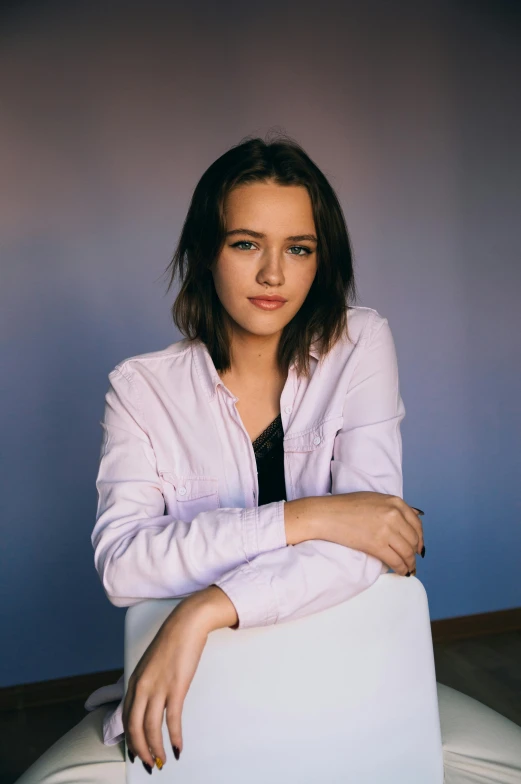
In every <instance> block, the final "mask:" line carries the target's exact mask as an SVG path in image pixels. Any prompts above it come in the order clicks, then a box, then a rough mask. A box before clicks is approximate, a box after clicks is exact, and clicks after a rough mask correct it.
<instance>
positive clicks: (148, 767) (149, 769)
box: [143, 762, 152, 775]
mask: <svg viewBox="0 0 521 784" xmlns="http://www.w3.org/2000/svg"><path fill="white" fill-rule="evenodd" d="M143 767H144V768H145V770H146V772H147V773H150V775H152V768H151V767H150V765H149V764H148V762H143Z"/></svg>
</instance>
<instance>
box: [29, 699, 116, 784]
mask: <svg viewBox="0 0 521 784" xmlns="http://www.w3.org/2000/svg"><path fill="white" fill-rule="evenodd" d="M110 707H111V705H110V704H107V705H101V706H100V707H99V708H96V709H95V710H93V711H91V712H90V713H87V715H86V716H85V718H83V719H82V720H81V721H80V722H79V723H78V724H76V725H75V726H74V727H73V728H72V729H70V730H69V731H68V732H66V733H65V735H63V736H62V737H61V738H59V739H58V740H57V741H56V743H53V745H52V746H51V747H50V748H49V749H47V751H45V752H44V753H43V754H42V756H41V757H39V758H38V759H37V760H36V762H33V764H32V765H31V766H30V767H29V768H28V769H27V770H26V771H25V773H22V775H21V776H20V778H19V779H18V780H17V781H16V783H15V784H75V782H78V783H79V782H81V784H125V756H124V754H125V753H124V748H123V746H124V744H123V741H121V743H117V744H116V745H114V746H105V745H104V743H103V736H102V722H103V717H104V716H105V714H106V713H107V711H108V710H109V708H110Z"/></svg>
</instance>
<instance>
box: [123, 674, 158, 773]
mask: <svg viewBox="0 0 521 784" xmlns="http://www.w3.org/2000/svg"><path fill="white" fill-rule="evenodd" d="M147 704H148V695H147V694H145V693H143V691H142V690H141V689H140V687H139V684H138V685H137V686H136V691H135V696H134V701H133V703H132V708H131V710H130V712H129V715H128V739H129V743H130V746H131V748H132V751H133V752H134V754H137V756H138V757H139V758H140V760H142V762H146V763H147V765H150V767H151V768H153V767H154V765H155V760H154V758H153V756H152V754H151V753H150V750H149V748H148V743H147V739H146V737H145V731H144V726H143V722H144V719H145V711H146V707H147Z"/></svg>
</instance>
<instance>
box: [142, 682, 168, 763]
mask: <svg viewBox="0 0 521 784" xmlns="http://www.w3.org/2000/svg"><path fill="white" fill-rule="evenodd" d="M164 712H165V698H164V696H162V697H159V696H157V697H154V699H152V700H149V701H148V703H147V707H146V710H145V716H144V719H143V728H144V730H145V738H146V743H147V746H148V748H149V749H150V752H151V755H152V759H153V760H154V762H155V764H156V765H157V767H158V768H159V770H161V768H162V767H163V765H164V764H165V762H166V754H165V747H164V745H163V734H162V731H161V730H162V726H163V715H164Z"/></svg>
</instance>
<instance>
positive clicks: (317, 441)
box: [313, 436, 321, 446]
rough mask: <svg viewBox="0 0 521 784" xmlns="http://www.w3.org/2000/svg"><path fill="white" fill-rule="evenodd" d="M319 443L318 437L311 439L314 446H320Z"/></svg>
mask: <svg viewBox="0 0 521 784" xmlns="http://www.w3.org/2000/svg"><path fill="white" fill-rule="evenodd" d="M320 441H321V439H320V436H315V438H314V439H313V443H314V444H315V446H316V445H317V444H320Z"/></svg>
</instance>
